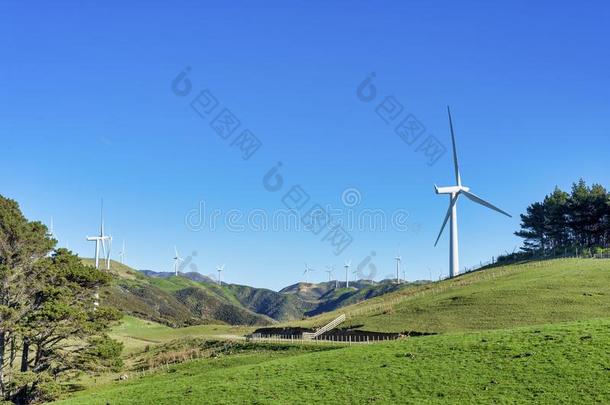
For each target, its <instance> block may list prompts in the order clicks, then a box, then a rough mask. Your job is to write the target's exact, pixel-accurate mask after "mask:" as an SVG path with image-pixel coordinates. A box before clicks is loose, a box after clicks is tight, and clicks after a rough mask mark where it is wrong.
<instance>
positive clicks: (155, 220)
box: [0, 1, 610, 288]
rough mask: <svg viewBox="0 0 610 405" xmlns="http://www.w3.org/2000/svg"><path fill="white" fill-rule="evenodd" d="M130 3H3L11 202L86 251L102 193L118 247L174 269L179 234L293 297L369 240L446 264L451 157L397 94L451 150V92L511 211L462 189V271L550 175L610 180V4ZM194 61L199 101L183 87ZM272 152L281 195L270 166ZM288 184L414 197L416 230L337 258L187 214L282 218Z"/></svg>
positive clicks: (374, 200)
mask: <svg viewBox="0 0 610 405" xmlns="http://www.w3.org/2000/svg"><path fill="white" fill-rule="evenodd" d="M134 3H139V4H137V5H136V4H132V5H126V4H125V2H111V1H106V2H97V3H96V4H93V3H90V4H89V5H87V6H82V4H81V3H80V2H76V1H74V2H66V1H59V2H39V3H38V4H35V5H34V4H25V3H23V2H17V1H5V2H2V5H0V49H2V63H1V64H0V83H1V85H2V91H0V111H2V114H1V118H0V137H1V145H2V154H1V156H2V171H0V184H1V188H0V193H2V194H3V195H5V196H8V197H11V198H14V199H16V200H18V201H19V203H20V204H21V206H22V209H23V211H24V212H25V214H26V215H27V216H28V217H29V218H32V219H39V220H42V221H44V222H47V223H48V222H49V221H50V218H51V217H53V218H54V221H55V231H56V233H57V236H58V238H59V241H60V245H62V246H65V245H66V244H68V245H69V247H70V248H71V249H73V250H75V251H76V252H77V253H79V254H80V255H82V256H86V257H90V256H92V254H93V244H92V243H88V242H86V241H85V236H87V235H91V234H94V233H95V232H96V230H97V228H98V222H99V220H98V210H99V200H100V197H104V200H105V203H106V222H107V228H108V229H109V231H110V232H111V233H112V235H113V237H114V238H115V244H114V248H113V250H114V252H115V253H116V252H117V251H118V247H119V245H120V244H121V243H122V241H123V239H124V240H125V241H126V244H127V260H126V261H127V264H129V265H132V266H134V267H136V268H139V269H142V268H147V269H154V270H159V271H161V270H165V271H168V270H170V269H171V267H172V257H173V246H174V244H175V245H177V246H178V248H179V250H180V253H181V254H182V255H184V256H187V255H189V254H191V252H193V251H197V252H198V254H197V257H196V258H195V259H194V263H195V264H196V265H197V268H198V269H199V271H200V272H202V273H204V274H209V273H211V272H212V271H213V268H214V267H215V266H216V265H217V264H220V263H226V265H227V267H226V273H225V278H226V280H227V281H229V282H237V283H244V284H250V285H254V286H261V287H270V288H281V287H283V286H285V285H287V284H291V283H293V282H296V281H298V280H301V279H302V275H301V274H302V270H303V262H305V261H307V262H308V263H310V265H311V266H312V267H314V268H316V269H317V270H318V271H317V272H315V273H314V274H313V275H312V276H311V278H312V280H323V279H325V274H324V273H323V270H324V266H326V265H329V264H334V265H336V266H340V265H341V263H342V262H343V260H345V259H346V258H352V260H353V262H354V265H356V264H357V263H359V262H361V261H362V260H363V259H364V258H365V257H366V256H367V255H369V253H370V252H371V251H375V252H376V256H375V257H374V258H373V263H374V264H375V266H376V267H377V269H378V274H377V277H378V278H380V277H385V276H386V275H389V274H391V273H392V272H393V271H394V268H395V267H394V261H393V256H394V255H395V254H396V251H397V249H398V247H399V245H400V251H401V254H402V256H403V258H404V263H405V264H406V265H407V277H408V278H409V279H420V278H428V277H429V273H430V271H432V273H433V277H438V274H439V273H440V272H444V273H446V272H447V267H448V265H447V263H448V257H447V256H448V246H447V244H448V241H447V235H445V236H444V237H443V239H442V241H441V242H440V244H439V246H438V247H437V248H434V247H433V243H434V240H435V238H436V235H437V233H438V231H439V228H440V225H441V221H442V218H443V216H444V213H445V211H446V207H447V203H448V202H447V199H446V198H443V197H440V196H436V195H435V194H434V192H433V187H432V185H433V184H434V183H437V184H439V185H451V184H452V182H453V174H452V163H451V160H450V157H449V154H445V156H443V157H442V158H441V159H440V160H439V161H438V162H437V163H436V164H435V165H433V166H429V165H427V163H426V157H425V156H424V155H423V154H422V153H421V152H416V150H415V149H416V145H415V146H409V145H407V144H406V143H405V142H403V141H402V140H401V139H400V138H399V137H398V136H397V135H396V134H395V133H394V132H393V126H392V125H388V124H386V123H385V122H384V121H382V119H381V118H380V117H379V116H378V115H377V114H376V112H375V107H376V105H378V104H379V102H381V101H382V100H383V99H384V98H385V97H386V96H390V95H392V96H394V97H395V99H396V100H397V101H399V102H400V103H401V104H402V105H404V113H403V115H401V117H402V116H405V115H406V114H408V113H411V114H413V115H415V116H416V117H417V118H418V119H419V121H421V123H423V125H424V126H425V127H426V131H427V132H426V133H427V134H433V135H434V136H436V137H437V138H438V139H439V140H441V141H442V142H444V143H445V145H446V146H449V139H450V138H449V132H448V125H447V119H446V112H445V106H446V105H447V104H449V105H451V106H452V111H453V114H454V123H455V127H456V133H457V140H458V150H459V154H460V159H461V166H462V178H463V180H464V183H465V184H466V185H468V186H470V187H471V188H472V190H473V191H474V192H475V193H477V194H479V195H481V196H483V197H485V198H487V199H489V200H490V201H492V202H493V203H496V204H498V205H499V206H501V207H502V208H504V209H505V210H507V211H509V212H511V213H512V214H513V215H514V218H513V219H508V218H505V217H502V216H500V215H497V214H496V213H494V212H492V211H489V210H486V209H485V208H482V207H479V206H475V205H474V204H472V203H470V202H469V201H466V200H464V201H462V203H461V204H460V206H459V214H460V217H459V222H460V243H461V261H462V265H465V266H471V265H474V264H475V263H478V262H479V261H480V260H483V261H484V260H488V259H489V258H490V257H491V256H493V255H497V254H498V253H502V252H504V251H505V250H509V251H512V250H513V248H514V247H515V246H516V245H518V244H519V243H520V240H519V239H518V238H516V237H515V236H513V232H514V231H515V230H517V229H518V226H519V218H518V217H519V214H520V213H522V212H523V211H524V210H525V208H526V206H527V205H528V204H529V203H531V202H533V201H536V200H539V199H541V198H542V197H543V196H544V195H545V194H546V193H548V192H550V191H551V190H552V188H553V187H554V186H555V185H559V186H561V187H564V188H569V186H570V184H571V182H573V181H575V180H577V179H578V178H579V177H584V178H585V179H586V180H587V181H588V182H599V183H602V184H604V185H606V186H608V185H610V171H609V170H608V169H609V164H608V151H609V150H610V136H609V135H610V134H609V132H610V131H609V130H610V114H609V107H610V86H609V84H610V77H609V76H610V53H609V52H608V39H609V38H610V24H608V21H610V5H609V4H608V2H604V1H593V2H586V3H573V2H569V3H568V2H550V1H549V2H535V3H532V2H510V3H509V2H506V3H503V4H499V3H490V2H483V1H479V2H462V3H459V4H458V3H456V2H449V1H447V2H398V1H397V2H368V3H365V2H347V1H346V2H333V4H329V2H292V4H290V5H289V4H288V3H287V2H265V3H264V5H263V3H256V4H254V3H253V2H231V3H226V4H221V3H222V2H210V3H208V4H207V5H202V4H200V2H194V1H193V2H179V1H177V2H172V4H171V5H162V4H161V2H134ZM151 3H152V4H151ZM187 66H189V67H190V68H191V71H190V75H189V78H190V80H191V83H192V92H191V94H190V95H189V96H186V97H178V96H176V95H175V94H174V93H173V92H172V91H171V83H172V80H173V79H174V78H175V77H176V76H177V75H178V74H179V73H180V72H181V71H182V70H183V69H184V68H185V67H187ZM371 72H375V74H376V77H375V81H374V85H375V86H376V88H377V90H378V93H377V98H376V99H375V100H374V101H372V102H370V103H364V102H363V101H361V100H359V99H358V98H357V97H356V88H357V87H358V85H359V84H360V83H361V82H362V80H364V79H365V78H366V77H367V76H368V75H369V74H370V73H371ZM205 88H208V89H210V90H211V92H212V93H213V94H214V96H215V97H216V98H217V100H218V101H219V103H220V104H219V105H220V107H218V108H225V107H226V108H230V109H231V110H232V111H233V112H234V113H235V115H236V116H237V117H238V118H239V120H240V121H241V123H242V125H241V127H240V128H239V130H241V129H245V128H247V129H250V130H251V131H252V132H253V133H254V134H256V136H257V137H258V138H259V139H260V140H261V141H262V143H263V146H262V148H261V149H260V150H259V151H258V152H257V153H256V154H255V155H254V156H253V157H252V158H251V159H249V160H248V161H243V160H242V159H241V157H240V153H239V151H238V150H237V148H235V147H231V146H230V143H231V140H229V141H225V140H223V139H222V138H220V137H219V136H218V135H217V134H216V133H215V132H214V130H213V129H212V128H211V127H210V124H209V123H210V121H211V119H212V118H213V117H211V118H207V119H205V120H204V119H202V118H200V117H199V116H198V115H197V114H196V113H195V112H194V111H193V110H192V109H191V108H190V107H189V102H190V101H191V99H192V98H193V97H194V96H195V95H196V94H198V93H199V92H200V91H201V90H203V89H205ZM215 112H219V110H216V111H215ZM236 135H237V134H235V136H236ZM278 161H281V162H282V163H283V167H282V175H283V176H284V179H285V185H284V189H283V190H282V191H280V192H276V193H272V192H269V191H267V190H266V189H265V188H264V187H263V186H262V178H263V176H264V174H265V173H266V172H267V171H268V170H269V169H270V168H271V167H272V166H273V165H275V164H276V163H277V162H278ZM294 184H300V185H301V186H302V187H303V188H304V189H306V191H307V192H308V193H309V194H310V195H311V201H310V205H311V203H314V202H319V203H322V204H332V205H333V206H337V207H341V206H342V205H341V204H342V203H341V195H342V192H343V190H345V189H346V188H349V187H355V188H357V189H358V190H359V192H360V194H361V196H362V200H361V203H360V205H358V206H357V207H356V208H355V211H357V210H362V209H380V210H384V211H385V212H387V213H391V212H393V211H394V210H396V209H403V210H405V211H407V212H408V213H409V219H408V222H410V223H411V224H413V225H415V227H416V228H417V229H418V231H417V232H415V231H411V232H399V231H386V232H371V231H368V232H361V231H357V232H352V236H353V238H354V242H353V243H352V244H351V245H350V246H349V247H348V248H347V249H346V250H345V252H344V253H343V254H341V255H340V256H335V255H334V254H333V252H332V249H331V247H330V245H329V244H328V243H325V242H321V241H320V239H321V237H322V235H319V236H314V235H312V234H311V233H310V232H306V231H301V232H298V231H290V232H257V231H254V230H249V231H245V232H230V231H229V230H227V229H224V228H223V227H222V226H220V227H219V229H217V230H216V231H215V232H211V231H209V230H207V229H202V230H199V231H191V230H189V229H187V227H186V226H185V215H187V213H188V212H189V210H191V209H193V208H195V207H196V206H197V205H198V202H199V201H201V200H204V201H205V202H206V206H207V207H208V208H209V209H224V210H228V209H231V208H234V209H240V210H246V211H248V210H250V211H251V210H255V209H261V210H264V211H265V212H268V213H269V215H271V213H272V212H273V211H274V210H277V209H281V208H283V204H282V198H281V197H282V194H283V192H284V191H287V189H288V188H289V187H291V186H292V185H294ZM115 257H116V256H115Z"/></svg>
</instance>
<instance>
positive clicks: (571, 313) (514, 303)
mask: <svg viewBox="0 0 610 405" xmlns="http://www.w3.org/2000/svg"><path fill="white" fill-rule="evenodd" d="M608 286H610V260H599V259H562V260H550V261H545V262H538V263H534V264H521V265H512V266H506V267H498V268H494V269H489V270H484V271H480V272H476V273H471V274H465V275H462V276H460V277H458V278H456V279H453V280H446V281H441V282H438V283H433V284H428V285H424V286H419V287H412V288H407V289H404V290H401V291H399V292H396V293H391V294H387V295H384V296H382V297H378V298H374V299H371V300H368V301H365V302H362V303H359V304H356V305H352V306H348V307H345V308H341V309H339V310H337V311H334V312H329V313H325V314H323V315H320V316H317V317H313V318H309V319H307V320H304V321H298V322H291V323H287V324H286V325H298V326H321V325H323V324H325V323H327V322H328V321H330V320H332V319H333V318H335V317H336V316H338V315H339V314H342V313H346V314H347V315H348V322H347V323H346V325H348V326H350V325H351V326H358V327H360V328H361V329H365V330H371V331H384V332H403V331H409V330H412V331H420V332H436V333H439V332H441V333H443V332H458V331H477V330H486V329H500V328H511V327H519V326H527V325H536V324H547V323H555V322H566V321H576V320H584V319H593V318H599V317H605V316H608V314H610V289H609V287H608Z"/></svg>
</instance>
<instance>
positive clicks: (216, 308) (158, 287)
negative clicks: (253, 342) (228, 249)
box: [83, 259, 274, 327]
mask: <svg viewBox="0 0 610 405" xmlns="http://www.w3.org/2000/svg"><path fill="white" fill-rule="evenodd" d="M83 262H85V263H86V264H89V265H93V261H92V260H91V259H83ZM110 272H111V273H112V274H113V276H114V277H113V281H112V283H111V285H110V286H109V287H106V288H105V289H104V290H102V291H101V294H100V299H101V302H102V304H104V300H105V303H107V304H110V305H111V306H114V307H116V308H119V309H120V310H121V311H123V312H124V313H125V314H127V315H132V316H135V317H138V318H142V319H148V320H151V321H154V322H159V323H162V324H166V325H169V326H173V327H177V326H188V325H197V324H207V323H227V324H231V325H270V324H272V323H274V321H273V319H271V318H269V317H267V316H265V315H261V314H257V313H255V312H253V311H250V310H249V309H247V308H245V307H244V306H243V305H241V304H240V302H239V301H238V300H236V299H235V298H234V297H233V296H232V295H231V294H230V292H226V291H223V289H222V288H221V287H218V286H215V285H213V284H206V283H198V282H195V281H191V280H189V279H187V278H184V277H174V276H172V277H168V278H156V277H148V276H146V275H144V274H142V273H141V272H138V271H135V270H133V269H131V268H129V267H128V266H125V265H122V264H120V263H117V262H115V261H111V266H110Z"/></svg>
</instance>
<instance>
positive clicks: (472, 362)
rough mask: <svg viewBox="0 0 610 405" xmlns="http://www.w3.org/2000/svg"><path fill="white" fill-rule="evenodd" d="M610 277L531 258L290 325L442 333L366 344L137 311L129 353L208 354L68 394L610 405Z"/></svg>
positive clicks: (123, 331)
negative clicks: (159, 319)
mask: <svg viewBox="0 0 610 405" xmlns="http://www.w3.org/2000/svg"><path fill="white" fill-rule="evenodd" d="M609 285H610V260H600V259H584V260H583V259H562V260H550V261H545V262H536V263H522V264H517V265H511V266H500V267H496V268H490V269H486V270H481V271H478V272H475V273H470V274H465V275H462V276H460V277H458V278H455V279H452V280H445V281H441V282H437V283H433V284H426V285H420V286H409V287H407V288H405V289H402V290H398V291H394V292H390V293H387V294H385V295H382V296H379V297H376V298H372V299H370V300H368V301H364V302H360V303H357V304H354V305H348V306H346V307H344V308H341V309H340V310H338V311H336V312H329V313H325V314H322V315H319V316H315V317H313V318H310V319H307V320H304V321H299V322H288V323H284V324H283V325H303V326H311V325H320V324H323V323H325V322H326V321H327V320H328V319H331V318H333V317H335V316H336V315H337V314H339V313H347V314H348V315H349V316H348V326H351V327H358V328H360V329H365V330H378V331H405V330H416V331H417V330H419V331H427V332H435V333H437V334H436V335H431V336H422V337H411V338H406V339H400V340H397V341H393V342H386V343H376V344H369V345H367V344H364V345H355V346H345V345H336V344H333V343H330V344H326V345H319V344H313V345H311V344H310V345H307V344H306V345H305V346H298V345H296V346H295V345H291V344H290V343H288V344H275V345H274V344H260V343H259V344H257V343H245V342H243V341H240V340H239V339H237V338H238V337H237V336H236V335H239V334H242V333H248V332H249V331H251V330H252V329H251V328H241V329H239V328H235V327H230V326H213V325H203V326H193V327H189V328H178V329H172V328H167V327H165V326H163V325H157V324H146V325H143V324H142V323H143V322H144V321H141V320H137V319H135V318H130V319H128V320H127V323H125V324H124V325H123V326H120V327H117V328H115V330H114V331H113V333H112V335H113V337H115V338H117V339H119V340H121V341H123V342H125V343H126V344H127V348H128V353H129V356H134V357H130V358H133V359H138V358H141V357H142V356H147V352H148V351H149V350H151V351H150V353H151V354H149V355H148V356H153V357H155V358H156V357H159V356H161V357H163V356H165V357H168V356H169V357H170V358H174V357H175V356H177V355H179V354H180V353H183V352H184V350H185V348H189V350H196V351H197V352H198V353H200V354H201V356H200V357H198V358H197V360H192V361H188V360H187V361H186V362H184V363H181V364H174V365H172V366H169V367H164V368H161V369H155V370H151V372H150V373H147V374H145V375H143V376H141V377H137V378H134V379H132V380H130V381H129V382H120V383H118V382H117V383H114V382H110V381H109V380H108V379H106V380H105V381H106V382H105V383H101V384H95V383H90V384H89V386H88V388H86V389H85V390H84V391H82V392H79V393H75V394H74V396H73V397H71V398H68V399H66V400H65V401H64V402H63V403H66V404H85V403H86V404H97V403H100V404H104V403H136V404H137V403H142V404H144V403H152V402H154V403H175V402H180V403H185V404H189V403H200V402H201V401H202V398H205V401H206V402H210V403H227V404H228V403H254V402H259V403H296V402H304V401H305V402H321V403H328V402H336V403H347V402H350V403H405V402H407V403H524V402H530V403H531V402H536V403H565V402H578V403H607V402H609V401H610V384H609V383H608V381H609V379H608V378H609V376H610V374H609V373H610V351H609V350H608V348H609V347H610V291H609V290H608V286H609ZM320 294H321V297H322V296H324V295H325V294H328V293H323V292H320ZM336 294H338V295H341V290H338V291H336ZM293 296H294V295H293ZM194 337H200V338H203V340H197V339H194ZM210 339H212V341H210ZM215 339H216V340H221V341H222V342H221V343H219V344H215V343H213V340H215ZM226 339H230V340H226ZM150 344H153V345H157V346H156V347H157V349H154V350H153V349H149V345H150ZM143 347H145V349H143ZM134 361H135V360H134ZM149 361H150V360H149ZM140 363H141V361H140ZM140 363H138V364H140ZM128 373H129V371H128Z"/></svg>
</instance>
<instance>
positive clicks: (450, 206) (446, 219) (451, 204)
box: [434, 194, 459, 246]
mask: <svg viewBox="0 0 610 405" xmlns="http://www.w3.org/2000/svg"><path fill="white" fill-rule="evenodd" d="M458 196H459V194H458V195H456V196H455V197H452V198H451V202H450V203H449V209H448V210H447V215H445V220H444V221H443V226H441V231H440V232H439V233H438V237H437V238H436V242H434V246H436V245H438V241H439V240H440V238H441V235H442V234H443V231H444V230H445V225H447V221H449V218H450V217H451V210H453V206H454V205H455V203H456V201H457V199H458Z"/></svg>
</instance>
